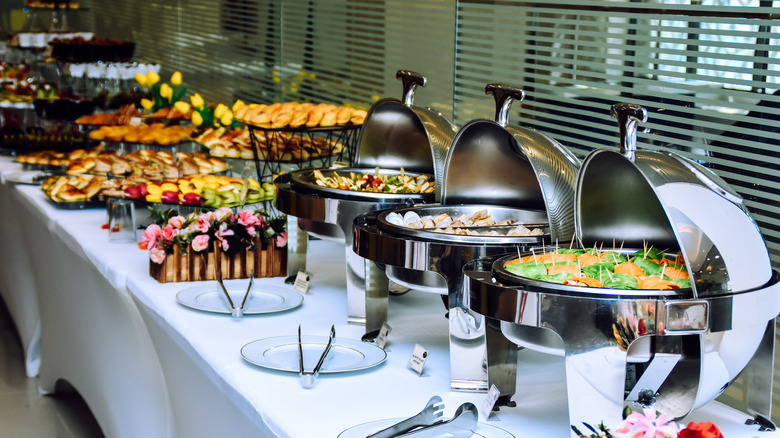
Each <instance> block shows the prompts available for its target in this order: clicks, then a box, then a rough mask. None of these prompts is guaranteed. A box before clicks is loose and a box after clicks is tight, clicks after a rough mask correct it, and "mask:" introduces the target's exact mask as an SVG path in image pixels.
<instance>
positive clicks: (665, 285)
mask: <svg viewBox="0 0 780 438" xmlns="http://www.w3.org/2000/svg"><path fill="white" fill-rule="evenodd" d="M639 288H640V289H679V288H680V286H678V285H676V284H674V283H672V282H671V281H666V280H664V279H661V278H658V277H647V278H644V279H641V280H639Z"/></svg>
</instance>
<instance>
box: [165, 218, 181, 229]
mask: <svg viewBox="0 0 780 438" xmlns="http://www.w3.org/2000/svg"><path fill="white" fill-rule="evenodd" d="M168 225H170V226H172V227H173V228H176V229H177V230H181V227H183V226H184V217H183V216H174V217H172V218H170V219H168Z"/></svg>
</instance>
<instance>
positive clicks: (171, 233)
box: [162, 225, 179, 241]
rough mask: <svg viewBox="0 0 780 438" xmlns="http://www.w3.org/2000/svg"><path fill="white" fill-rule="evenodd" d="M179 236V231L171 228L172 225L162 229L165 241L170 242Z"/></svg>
mask: <svg viewBox="0 0 780 438" xmlns="http://www.w3.org/2000/svg"><path fill="white" fill-rule="evenodd" d="M177 234H179V230H177V229H176V228H174V227H173V225H166V226H165V228H163V229H162V237H163V239H165V240H167V241H172V240H173V238H174V237H176V235H177Z"/></svg>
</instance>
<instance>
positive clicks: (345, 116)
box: [336, 106, 352, 125]
mask: <svg viewBox="0 0 780 438" xmlns="http://www.w3.org/2000/svg"><path fill="white" fill-rule="evenodd" d="M351 116H352V108H350V107H348V106H342V107H341V108H339V110H338V111H337V112H336V124H337V125H346V124H347V123H349V118H350V117H351Z"/></svg>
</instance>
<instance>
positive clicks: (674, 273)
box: [664, 265, 690, 280]
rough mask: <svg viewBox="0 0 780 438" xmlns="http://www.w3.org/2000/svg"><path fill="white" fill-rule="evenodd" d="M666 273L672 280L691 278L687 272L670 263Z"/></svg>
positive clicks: (665, 270) (665, 269)
mask: <svg viewBox="0 0 780 438" xmlns="http://www.w3.org/2000/svg"><path fill="white" fill-rule="evenodd" d="M664 275H666V276H667V277H669V278H671V279H672V280H681V279H682V280H688V279H689V278H690V276H689V275H688V273H687V272H685V271H683V270H682V269H678V268H674V267H672V266H669V265H666V268H664Z"/></svg>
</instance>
